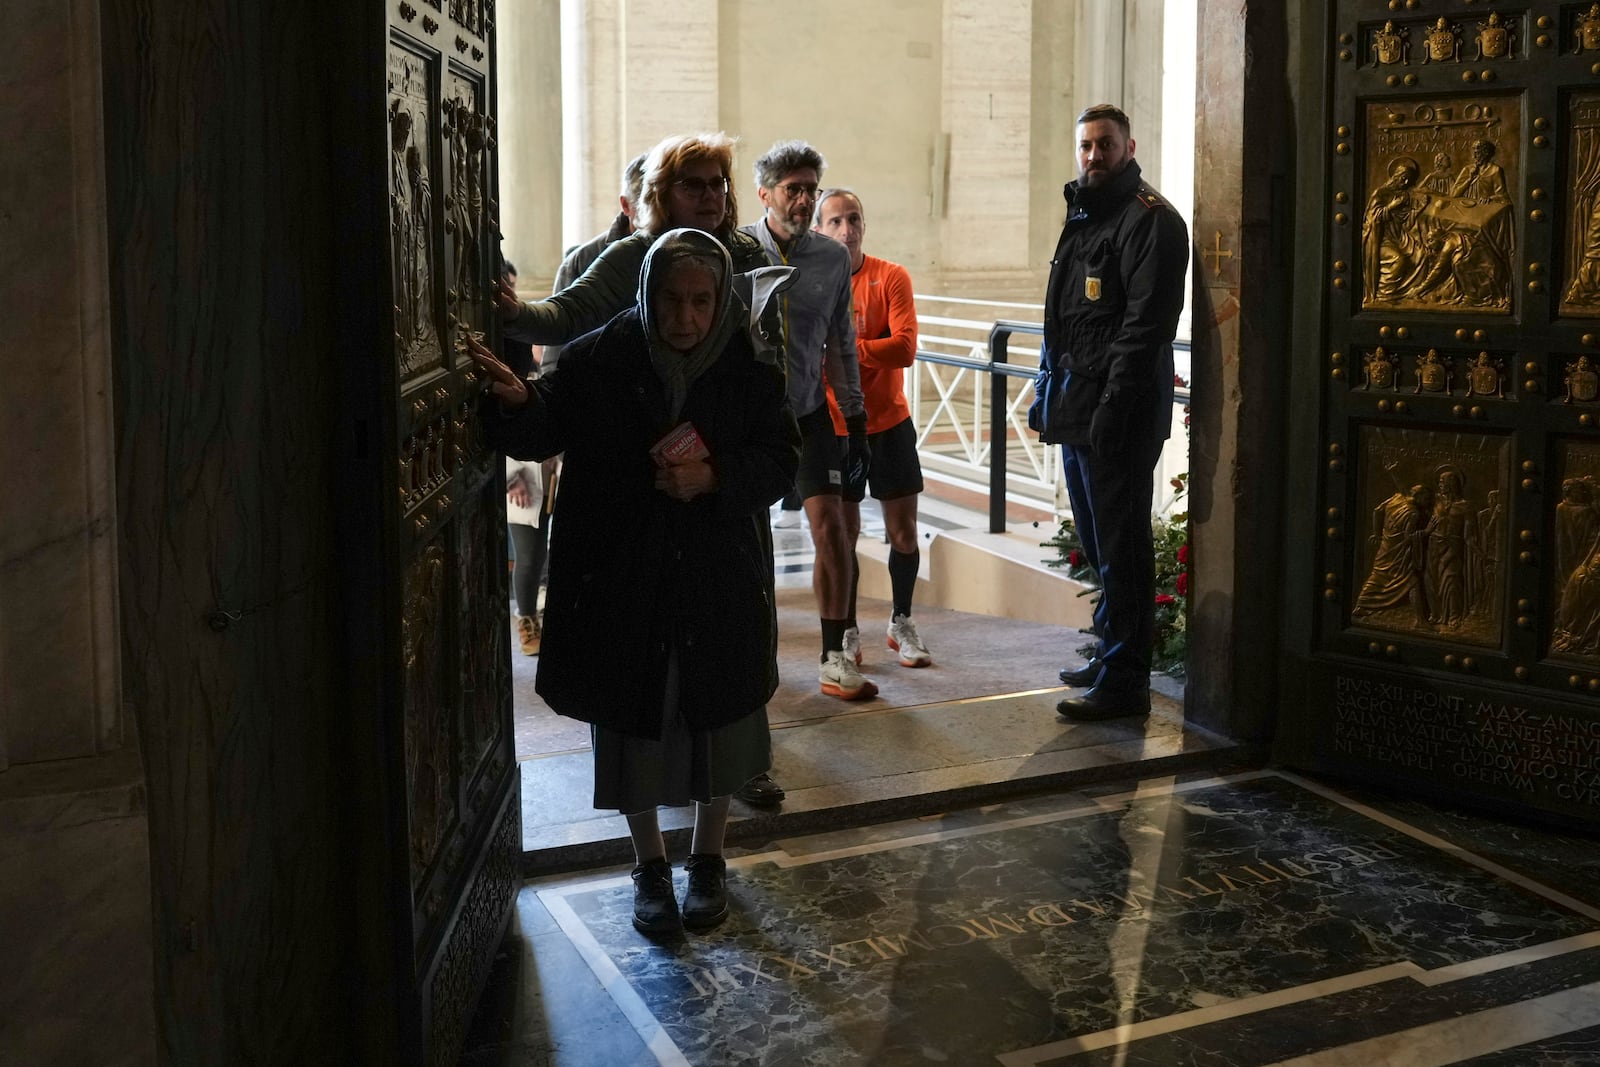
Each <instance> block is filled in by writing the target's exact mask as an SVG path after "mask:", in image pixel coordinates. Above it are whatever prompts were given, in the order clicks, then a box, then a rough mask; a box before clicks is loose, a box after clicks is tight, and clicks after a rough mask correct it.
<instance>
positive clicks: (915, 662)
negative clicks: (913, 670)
mask: <svg viewBox="0 0 1600 1067" xmlns="http://www.w3.org/2000/svg"><path fill="white" fill-rule="evenodd" d="M889 647H890V648H892V649H894V650H895V651H897V652H899V653H900V666H902V667H927V666H929V665H931V664H932V663H933V657H932V656H931V655H929V654H928V646H927V645H925V644H923V643H922V637H921V635H920V634H918V633H917V624H916V623H914V622H912V621H911V616H909V615H896V616H895V617H894V618H893V619H892V620H890V622H889Z"/></svg>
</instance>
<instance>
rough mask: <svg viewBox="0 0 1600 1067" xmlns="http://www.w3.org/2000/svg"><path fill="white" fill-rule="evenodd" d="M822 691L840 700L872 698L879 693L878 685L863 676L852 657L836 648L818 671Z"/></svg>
mask: <svg viewBox="0 0 1600 1067" xmlns="http://www.w3.org/2000/svg"><path fill="white" fill-rule="evenodd" d="M817 681H819V682H821V683H822V691H823V692H824V693H826V694H827V695H828V696H831V697H838V698H839V699H840V700H870V699H871V698H873V697H875V696H877V695H878V687H877V686H875V685H873V684H872V683H871V682H869V681H867V680H866V679H865V678H863V677H861V672H860V671H858V670H856V665H855V664H854V663H852V662H850V657H849V656H846V655H845V654H844V653H843V652H840V651H838V650H837V649H835V650H834V651H832V652H829V653H828V656H827V658H826V659H824V660H823V661H822V669H821V670H819V671H818V672H817Z"/></svg>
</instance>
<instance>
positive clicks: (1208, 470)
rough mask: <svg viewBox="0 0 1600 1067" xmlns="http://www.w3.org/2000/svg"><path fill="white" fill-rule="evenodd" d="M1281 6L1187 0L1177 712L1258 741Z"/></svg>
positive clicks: (1283, 76)
mask: <svg viewBox="0 0 1600 1067" xmlns="http://www.w3.org/2000/svg"><path fill="white" fill-rule="evenodd" d="M1284 8H1285V5H1284V3H1283V0H1247V2H1245V3H1242V4H1241V3H1238V2H1228V3H1222V2H1218V0H1201V3H1200V8H1199V20H1198V26H1199V33H1198V42H1197V44H1198V49H1199V56H1198V66H1197V86H1196V101H1195V116H1196V130H1195V208H1194V222H1193V224H1192V225H1191V227H1190V234H1191V236H1192V238H1193V239H1194V242H1195V246H1196V258H1195V262H1194V286H1193V291H1192V294H1191V299H1192V307H1193V335H1194V351H1193V362H1192V371H1193V376H1194V382H1193V386H1194V398H1195V399H1194V404H1193V424H1192V435H1191V441H1190V450H1189V451H1190V490H1191V506H1190V516H1191V521H1192V523H1193V529H1192V533H1191V537H1190V545H1191V548H1192V551H1193V558H1194V561H1195V562H1194V564H1193V567H1192V574H1191V584H1190V588H1191V593H1190V602H1191V609H1192V615H1191V619H1190V624H1189V633H1190V640H1189V680H1188V687H1187V708H1186V713H1187V715H1188V717H1189V719H1190V721H1192V722H1196V723H1198V724H1199V725H1202V726H1205V727H1208V728H1210V729H1214V730H1217V731H1219V732H1222V733H1225V734H1227V735H1229V736H1231V737H1234V738H1236V739H1239V740H1245V741H1260V740H1264V739H1265V738H1266V737H1268V736H1269V735H1270V733H1271V729H1272V723H1273V720H1274V717H1275V715H1276V708H1275V706H1274V700H1275V697H1276V691H1277V686H1276V673H1277V664H1278V654H1277V649H1278V642H1279V633H1280V623H1281V611H1282V608H1281V605H1280V602H1279V601H1280V594H1281V583H1280V581H1279V580H1278V579H1279V568H1280V566H1281V560H1282V546H1281V538H1282V530H1283V523H1282V511H1283V502H1284V497H1285V495H1284V486H1283V479H1284V465H1283V447H1282V433H1283V425H1284V418H1283V406H1284V397H1285V396H1286V395H1287V377H1286V375H1287V369H1286V368H1287V365H1288V358H1287V355H1286V352H1285V345H1284V341H1283V339H1284V337H1285V336H1286V329H1285V327H1286V324H1287V320H1286V312H1287V308H1286V307H1285V303H1286V301H1287V299H1288V296H1289V294H1288V291H1287V289H1286V287H1285V286H1284V284H1283V280H1284V278H1285V277H1286V276H1287V274H1288V272H1289V264H1288V263H1287V262H1286V261H1285V259H1284V252H1283V249H1284V248H1285V247H1286V245H1287V242H1286V241H1285V240H1283V239H1282V237H1283V234H1282V232H1281V230H1282V228H1283V227H1285V226H1287V225H1288V220H1287V219H1286V218H1283V217H1281V212H1282V210H1283V209H1284V207H1286V206H1287V205H1286V201H1285V197H1286V196H1287V195H1288V194H1287V191H1286V190H1287V185H1286V178H1285V175H1286V174H1287V173H1288V170H1289V159H1288V155H1289V153H1290V152H1291V151H1292V146H1293V144H1294V136H1293V134H1292V132H1291V130H1290V128H1289V122H1288V108H1289V106H1290V100H1291V95H1290V86H1289V84H1288V79H1287V55H1288V50H1289V43H1288V41H1289V33H1288V29H1287V25H1286V24H1287V21H1288V20H1287V17H1286V14H1285V10H1284ZM1247 60H1248V61H1247Z"/></svg>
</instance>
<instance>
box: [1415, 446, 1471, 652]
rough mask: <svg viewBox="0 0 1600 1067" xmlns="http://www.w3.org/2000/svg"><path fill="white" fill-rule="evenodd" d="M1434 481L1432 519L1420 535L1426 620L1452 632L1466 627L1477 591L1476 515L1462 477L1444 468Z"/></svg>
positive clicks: (1450, 466) (1455, 470) (1459, 473)
mask: <svg viewBox="0 0 1600 1067" xmlns="http://www.w3.org/2000/svg"><path fill="white" fill-rule="evenodd" d="M1438 475H1439V482H1438V484H1437V485H1436V486H1435V487H1434V491H1433V514H1432V515H1431V516H1430V517H1429V519H1428V525H1427V527H1426V528H1425V530H1424V533H1425V535H1426V543H1427V549H1426V552H1427V582H1426V585H1427V590H1428V605H1429V608H1430V612H1429V616H1428V618H1429V621H1430V622H1431V623H1432V624H1433V626H1434V627H1435V628H1436V629H1439V630H1456V629H1459V628H1461V626H1462V625H1463V624H1464V623H1465V622H1466V619H1467V613H1468V612H1469V611H1471V610H1472V608H1473V607H1474V606H1475V605H1476V603H1477V598H1478V593H1479V591H1480V590H1479V584H1480V583H1479V575H1478V573H1477V569H1476V568H1477V566H1478V564H1479V563H1480V562H1481V561H1480V559H1479V549H1480V546H1479V544H1478V523H1477V514H1476V512H1475V511H1474V510H1473V508H1472V505H1471V503H1470V502H1469V501H1468V500H1467V499H1466V481H1465V478H1464V477H1463V475H1462V473H1461V471H1460V470H1459V469H1458V468H1456V467H1454V466H1452V465H1450V464H1445V465H1444V466H1442V467H1440V468H1439V470H1438Z"/></svg>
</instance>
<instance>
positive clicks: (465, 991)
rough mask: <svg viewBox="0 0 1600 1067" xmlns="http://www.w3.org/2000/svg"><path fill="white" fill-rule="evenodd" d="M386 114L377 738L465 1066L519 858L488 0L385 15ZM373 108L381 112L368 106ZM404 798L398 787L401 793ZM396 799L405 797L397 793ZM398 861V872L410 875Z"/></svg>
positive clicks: (416, 1001) (440, 999)
mask: <svg viewBox="0 0 1600 1067" xmlns="http://www.w3.org/2000/svg"><path fill="white" fill-rule="evenodd" d="M388 20H389V22H388V29H387V62H386V73H385V83H386V94H385V98H384V100H385V104H384V106H385V110H384V112H383V117H382V119H381V122H382V127H383V130H384V133H385V140H386V142H387V144H388V149H389V150H388V153H387V158H388V167H387V180H388V198H387V202H388V210H387V213H386V214H387V219H388V245H387V249H388V262H389V266H390V271H389V279H388V283H389V284H388V292H389V294H390V297H391V299H390V300H389V304H390V307H391V309H392V329H391V331H390V336H391V339H392V343H391V344H389V345H388V346H386V347H387V354H386V356H385V362H386V364H387V365H388V367H389V368H391V370H390V372H389V373H388V374H387V375H386V380H385V385H384V390H385V396H384V398H383V403H384V405H385V407H386V408H387V409H388V414H389V416H390V417H391V418H392V423H391V422H388V421H387V420H386V419H385V418H383V417H382V415H380V417H379V423H380V425H387V426H392V430H386V431H385V432H384V433H383V434H382V436H383V437H384V438H385V446H384V448H385V450H386V451H387V453H388V461H387V462H386V463H385V464H384V475H383V477H384V479H385V484H386V485H387V486H388V488H387V490H386V495H387V504H386V505H385V506H384V509H383V515H382V517H381V519H380V520H379V521H380V524H381V526H382V527H383V530H382V536H383V538H384V541H385V551H384V566H383V569H382V570H383V583H384V584H385V585H386V587H387V588H388V589H389V590H390V592H391V595H392V596H393V598H394V599H392V600H391V601H390V603H391V605H392V606H393V608H394V609H395V611H396V612H397V614H398V618H397V619H395V618H391V619H389V620H388V625H389V626H390V631H389V637H390V640H391V641H393V642H395V644H396V645H397V646H398V654H397V655H396V656H395V658H394V659H392V660H391V662H392V663H394V664H395V666H396V667H397V669H398V674H399V685H398V686H397V687H396V692H395V694H394V699H393V704H394V706H392V707H391V708H390V709H388V710H389V713H390V714H389V717H388V719H387V727H386V729H387V730H388V732H389V736H388V737H387V738H386V743H387V747H388V749H389V751H390V752H391V753H397V754H403V755H401V756H400V759H401V762H402V766H401V767H398V768H392V774H393V778H395V779H399V780H401V781H403V784H404V789H403V807H404V811H403V823H404V827H405V829H404V834H403V841H401V840H400V839H399V838H400V836H401V835H398V834H397V835H396V841H395V850H396V851H397V852H400V853H403V855H401V856H396V857H394V862H393V863H392V864H391V871H392V872H393V873H394V875H395V876H403V878H404V881H405V883H406V885H405V890H406V891H405V892H404V893H403V894H399V895H398V896H397V897H396V899H403V900H404V901H405V915H404V916H403V917H401V918H399V921H396V922H394V923H392V924H391V927H392V929H394V930H395V931H396V935H395V936H396V938H397V941H398V945H397V947H396V952H397V956H398V958H399V960H400V961H401V965H402V970H403V971H404V973H405V974H406V975H409V976H410V977H411V978H412V979H413V987H412V990H411V1003H410V1004H409V1005H403V1006H402V1014H405V1012H406V1011H407V1010H409V1011H413V1012H414V1013H415V1014H414V1018H415V1025H416V1026H418V1027H420V1033H414V1034H413V1036H412V1041H413V1042H420V1045H421V1047H422V1049H423V1050H424V1059H425V1062H428V1063H453V1062H455V1060H456V1058H457V1056H458V1054H459V1051H460V1046H461V1041H462V1038H463V1029H464V1027H465V1025H466V1023H467V1022H468V1013H469V1012H470V1010H471V1008H472V1006H473V1003H474V1001H475V1000H476V997H477V993H478V991H479V989H480V988H481V986H482V983H483V980H484V978H485V976H486V974H487V968H488V964H489V961H490V960H491V959H492V957H493V955H494V952H495V949H496V947H497V945H498V942H499V939H500V937H501V934H502V932H503V930H504V925H505V920H506V916H507V915H508V912H509V908H510V906H511V903H512V897H513V895H514V892H515V885H516V880H517V862H518V858H519V857H520V855H521V845H522V841H521V809H520V805H519V804H518V801H517V798H518V790H517V770H516V760H515V756H514V754H513V750H512V730H511V686H510V644H509V641H510V635H509V628H508V621H509V615H508V602H507V588H506V532H505V513H504V489H503V478H502V472H501V468H500V464H499V462H498V457H497V456H496V455H495V454H494V453H492V452H491V451H489V450H488V449H487V448H486V447H485V445H484V442H483V439H482V434H481V432H479V429H478V425H477V416H476V399H477V392H478V388H477V386H478V378H477V375H476V374H475V373H474V372H473V371H472V370H471V362H470V360H469V359H468V358H467V357H466V355H465V351H464V345H465V337H466V334H467V332H468V331H475V332H480V333H482V332H484V331H487V330H489V329H490V328H491V326H492V323H491V315H490V308H489V299H490V279H491V278H492V277H493V276H494V272H496V271H497V270H498V244H497V242H496V241H495V240H494V236H495V235H496V233H497V231H498V219H497V217H496V216H497V215H498V208H497V204H496V184H495V177H494V176H495V165H494V160H495V151H494V150H495V141H496V139H495V119H494V75H493V71H492V69H491V52H492V49H491V40H492V35H493V26H494V7H493V3H492V0H444V2H443V4H442V6H441V4H440V3H439V2H438V0H416V2H415V4H411V3H401V4H398V5H395V6H391V7H389V8H388ZM375 117H376V116H375ZM396 792H397V794H398V792H399V791H398V790H397V791H396ZM397 800H398V797H397ZM402 872H403V875H402Z"/></svg>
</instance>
